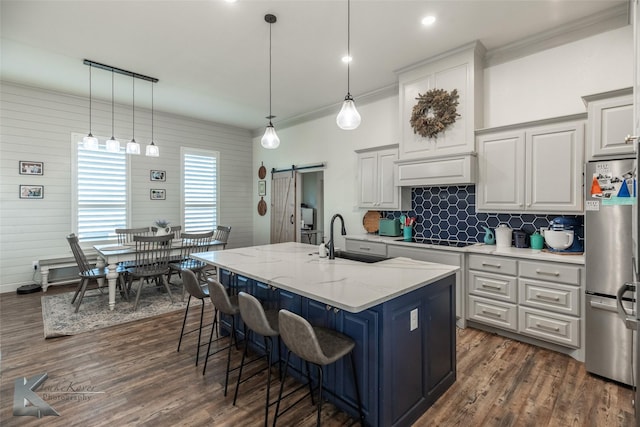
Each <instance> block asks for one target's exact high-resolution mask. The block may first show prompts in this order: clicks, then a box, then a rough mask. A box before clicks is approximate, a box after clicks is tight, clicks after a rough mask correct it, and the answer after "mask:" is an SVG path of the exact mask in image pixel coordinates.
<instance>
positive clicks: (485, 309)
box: [469, 295, 518, 331]
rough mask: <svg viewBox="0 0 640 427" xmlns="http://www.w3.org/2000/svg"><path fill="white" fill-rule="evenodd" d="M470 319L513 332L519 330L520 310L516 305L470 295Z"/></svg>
mask: <svg viewBox="0 0 640 427" xmlns="http://www.w3.org/2000/svg"><path fill="white" fill-rule="evenodd" d="M469 319H470V320H475V321H477V322H481V323H486V324H488V325H492V326H497V327H499V328H502V329H508V330H511V331H516V330H517V329H518V309H517V306H516V305H515V304H509V303H507V302H500V301H493V300H489V299H485V298H480V297H477V296H474V295H469Z"/></svg>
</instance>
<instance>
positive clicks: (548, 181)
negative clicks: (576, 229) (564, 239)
mask: <svg viewBox="0 0 640 427" xmlns="http://www.w3.org/2000/svg"><path fill="white" fill-rule="evenodd" d="M544 123H546V122H536V123H533V124H528V125H523V126H513V127H509V128H508V129H505V128H501V130H495V131H492V130H484V131H481V132H480V133H479V135H478V137H477V144H478V147H477V148H478V165H479V167H478V170H479V172H478V185H477V191H476V197H477V210H478V211H479V212H514V213H516V212H530V213H543V214H551V213H580V212H582V210H583V191H582V186H583V184H582V182H583V179H582V172H583V162H584V148H583V147H584V126H585V122H584V120H577V119H576V116H573V117H572V120H570V121H566V122H555V123H553V124H544Z"/></svg>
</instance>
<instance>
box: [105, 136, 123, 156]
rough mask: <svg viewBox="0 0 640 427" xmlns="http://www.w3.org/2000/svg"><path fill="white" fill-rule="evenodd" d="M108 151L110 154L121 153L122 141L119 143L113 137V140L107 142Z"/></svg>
mask: <svg viewBox="0 0 640 427" xmlns="http://www.w3.org/2000/svg"><path fill="white" fill-rule="evenodd" d="M106 149H107V151H108V152H109V153H119V152H120V141H118V140H117V139H115V138H114V137H113V136H112V137H111V139H108V140H107V144H106Z"/></svg>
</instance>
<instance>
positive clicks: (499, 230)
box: [495, 224, 513, 248]
mask: <svg viewBox="0 0 640 427" xmlns="http://www.w3.org/2000/svg"><path fill="white" fill-rule="evenodd" d="M512 233H513V230H512V229H511V228H509V226H508V225H507V224H500V225H499V226H498V227H496V232H495V235H496V246H497V247H499V248H508V247H511V234H512Z"/></svg>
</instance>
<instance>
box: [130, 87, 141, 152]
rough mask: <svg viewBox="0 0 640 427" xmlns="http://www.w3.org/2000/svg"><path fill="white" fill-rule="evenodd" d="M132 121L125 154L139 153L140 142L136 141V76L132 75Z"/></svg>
mask: <svg viewBox="0 0 640 427" xmlns="http://www.w3.org/2000/svg"><path fill="white" fill-rule="evenodd" d="M131 81H132V83H133V85H132V93H133V96H132V103H131V111H132V122H131V141H129V142H127V154H140V144H138V143H137V142H136V76H135V75H134V76H132V79H131Z"/></svg>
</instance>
